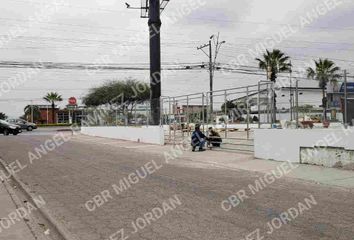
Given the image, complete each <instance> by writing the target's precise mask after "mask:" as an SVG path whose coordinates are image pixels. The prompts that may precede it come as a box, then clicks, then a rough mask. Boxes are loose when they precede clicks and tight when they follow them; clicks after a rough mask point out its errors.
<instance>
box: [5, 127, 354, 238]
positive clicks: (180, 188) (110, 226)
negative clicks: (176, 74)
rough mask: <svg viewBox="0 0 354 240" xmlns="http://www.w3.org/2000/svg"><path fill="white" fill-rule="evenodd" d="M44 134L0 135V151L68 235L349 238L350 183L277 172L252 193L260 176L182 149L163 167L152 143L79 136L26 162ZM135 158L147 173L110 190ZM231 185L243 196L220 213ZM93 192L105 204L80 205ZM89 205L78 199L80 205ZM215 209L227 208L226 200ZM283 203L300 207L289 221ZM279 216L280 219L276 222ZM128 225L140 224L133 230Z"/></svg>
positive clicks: (353, 210) (353, 225) (352, 227)
mask: <svg viewBox="0 0 354 240" xmlns="http://www.w3.org/2000/svg"><path fill="white" fill-rule="evenodd" d="M52 134H53V132H52V133H51V132H48V133H47V134H42V135H41V134H38V133H37V134H33V135H31V134H26V135H19V136H10V137H3V136H0V157H1V158H2V159H4V160H5V161H6V162H7V163H11V162H13V161H15V160H19V161H20V163H21V164H22V165H23V166H26V167H25V168H24V169H23V170H22V171H20V172H19V173H18V175H19V177H20V178H21V180H22V181H23V182H24V183H25V184H27V185H28V186H29V187H30V188H31V189H32V190H33V192H34V193H35V194H38V195H41V196H43V197H44V199H45V200H46V202H47V207H49V208H50V209H51V211H52V213H53V215H54V216H55V218H56V219H57V220H58V221H60V222H61V223H63V224H64V225H65V226H66V227H67V229H68V230H69V231H70V232H72V233H73V234H74V235H75V236H77V237H78V239H82V240H105V239H110V237H111V239H112V240H113V239H151V240H160V239H171V240H172V239H176V240H177V239H178V240H180V239H195V240H197V239H198V240H199V239H200V240H208V239H210V240H224V239H225V240H226V239H233V240H234V239H235V240H243V239H248V240H251V239H287V240H291V239H294V240H295V239H296V240H298V239H311V240H316V239H321V240H322V239H323V240H324V239H328V240H333V239H342V240H348V239H350V240H352V239H354V221H353V216H354V202H353V199H354V192H353V190H351V189H341V188H335V187H330V186H325V185H316V184H313V183H310V182H304V181H297V180H294V179H288V178H286V177H283V178H281V179H278V180H277V181H276V182H274V183H272V184H270V185H267V187H265V188H264V189H263V190H261V191H259V192H257V193H255V194H252V192H251V191H250V189H249V187H248V185H249V184H254V183H255V181H256V180H257V179H259V177H261V176H260V174H257V173H253V172H248V171H243V170H230V169H226V168H222V167H217V166H208V165H202V164H201V165H196V164H192V163H191V162H190V161H188V159H187V158H185V157H184V156H183V155H182V156H180V157H179V158H178V159H175V160H171V161H170V162H169V163H168V164H167V163H166V161H165V159H164V158H163V157H162V154H155V153H149V151H146V149H148V148H150V147H151V148H155V151H154V152H157V151H156V149H157V148H159V147H157V146H149V145H141V148H137V147H136V145H129V143H127V144H122V143H119V142H117V143H114V142H113V143H112V141H105V140H103V139H99V138H97V139H95V138H88V137H82V136H75V137H74V138H72V139H70V140H68V142H66V143H64V144H62V145H61V146H59V147H57V148H55V149H54V150H52V151H49V152H48V153H47V154H42V155H43V156H42V157H41V158H40V159H34V158H33V156H32V160H33V162H32V164H30V162H29V157H28V152H31V153H34V152H35V151H34V149H35V148H36V147H37V148H38V147H40V146H41V144H43V143H45V141H46V140H48V139H52V137H53V136H52ZM127 146H128V147H127ZM196 154H208V152H204V153H196ZM152 160H153V161H154V162H152ZM235 160H236V161H237V159H235ZM215 161H217V159H215ZM144 165H145V166H146V168H145V170H146V169H149V171H150V172H152V173H151V174H150V175H148V177H147V178H145V179H140V181H138V182H137V183H136V182H135V181H133V182H134V183H132V182H129V183H130V185H128V183H127V182H125V186H126V187H127V189H126V190H124V189H121V191H119V190H117V188H116V189H114V188H113V187H112V184H116V185H118V186H119V183H122V182H120V180H122V181H124V179H125V180H126V181H128V180H127V179H128V176H129V175H130V174H131V173H133V172H134V171H135V170H136V169H141V167H142V166H144ZM140 173H142V171H141V172H140ZM135 180H136V179H135ZM121 186H122V185H121ZM115 190H116V191H118V192H119V195H117V194H116V191H115ZM240 190H245V192H244V194H243V196H244V195H246V196H247V199H246V198H245V197H243V198H244V201H243V202H242V203H240V204H239V205H238V206H237V207H235V208H232V209H230V210H229V211H224V210H223V209H222V208H221V203H222V201H223V200H225V199H227V198H228V197H229V196H230V195H233V194H236V192H238V191H240ZM102 192H103V195H104V196H105V197H106V199H107V202H106V203H105V204H103V205H102V206H100V207H97V208H96V209H95V210H93V211H89V210H88V209H87V208H86V207H85V203H86V202H88V201H90V200H92V199H93V197H94V196H95V195H97V194H99V193H102ZM240 193H241V197H242V192H240ZM311 195H312V196H313V197H314V199H312V200H315V202H316V204H314V201H312V203H313V204H312V205H311V204H310V202H309V201H307V205H306V204H305V198H307V199H310V196H311ZM97 199H98V198H97ZM102 199H103V198H102ZM171 199H172V200H174V201H172V200H171ZM179 201H180V202H179ZM92 203H93V202H88V207H89V208H90V209H93V208H94V205H93V204H92ZM172 203H174V204H172ZM235 203H236V201H235ZM299 203H300V205H299ZM304 206H305V208H304ZM306 206H307V207H306ZM225 207H226V208H227V209H229V207H230V204H225ZM290 208H292V215H296V214H295V213H296V211H297V212H300V211H302V213H301V214H300V213H299V214H298V215H299V216H295V217H294V218H292V217H290V216H292V215H291V214H290V212H291V211H290V212H287V213H288V214H287V215H284V214H283V215H282V213H284V212H285V213H286V211H287V210H288V209H290ZM152 209H155V210H152ZM294 209H295V210H294ZM161 212H162V216H161V214H160V213H161ZM294 212H295V213H294ZM280 216H283V222H287V224H283V223H282V222H281V221H279V219H281V217H280ZM286 216H287V218H286ZM274 219H275V220H274ZM271 221H273V225H271V226H273V228H274V227H276V228H277V229H276V230H274V232H272V230H271V228H270V227H269V226H268V224H267V223H268V222H271ZM132 222H133V223H134V224H135V225H136V224H138V225H139V224H140V225H139V226H141V229H139V230H138V231H137V232H136V233H135V228H134V226H135V225H134V224H133V223H132ZM121 229H124V234H125V236H124V238H123V237H122V235H121V234H122V230H121ZM267 232H268V233H267ZM246 236H248V238H247V237H246ZM0 239H1V233H0Z"/></svg>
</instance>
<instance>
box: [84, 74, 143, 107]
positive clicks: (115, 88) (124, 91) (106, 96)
mask: <svg viewBox="0 0 354 240" xmlns="http://www.w3.org/2000/svg"><path fill="white" fill-rule="evenodd" d="M149 99H150V86H149V85H148V84H147V83H143V82H139V81H137V80H134V79H127V80H125V81H110V82H106V83H104V84H103V85H101V86H99V87H97V88H93V89H91V90H90V91H89V93H88V94H87V95H86V96H85V97H84V99H83V103H84V104H85V105H87V106H93V107H97V106H101V105H106V104H109V105H113V104H115V105H120V106H122V107H123V108H124V109H125V108H129V109H130V111H131V112H132V110H133V108H134V106H136V104H138V103H142V102H144V101H146V100H149Z"/></svg>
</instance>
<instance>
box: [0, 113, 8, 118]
mask: <svg viewBox="0 0 354 240" xmlns="http://www.w3.org/2000/svg"><path fill="white" fill-rule="evenodd" d="M0 119H1V120H5V119H7V116H6V114H5V113H3V112H0Z"/></svg>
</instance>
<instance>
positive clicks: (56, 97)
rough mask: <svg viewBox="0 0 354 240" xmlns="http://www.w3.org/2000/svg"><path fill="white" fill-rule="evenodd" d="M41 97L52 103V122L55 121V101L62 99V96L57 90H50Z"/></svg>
mask: <svg viewBox="0 0 354 240" xmlns="http://www.w3.org/2000/svg"><path fill="white" fill-rule="evenodd" d="M43 99H44V100H46V101H47V102H49V103H50V104H51V105H52V122H53V123H55V103H56V102H61V101H63V98H62V97H61V95H59V94H58V93H57V92H50V93H47V95H46V96H45V97H43Z"/></svg>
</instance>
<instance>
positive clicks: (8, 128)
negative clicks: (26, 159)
mask: <svg viewBox="0 0 354 240" xmlns="http://www.w3.org/2000/svg"><path fill="white" fill-rule="evenodd" d="M20 132H22V130H21V127H20V126H18V125H15V124H11V123H8V122H6V121H4V120H0V133H3V134H4V135H5V136H7V135H9V134H13V135H17V134H19V133H20Z"/></svg>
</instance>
